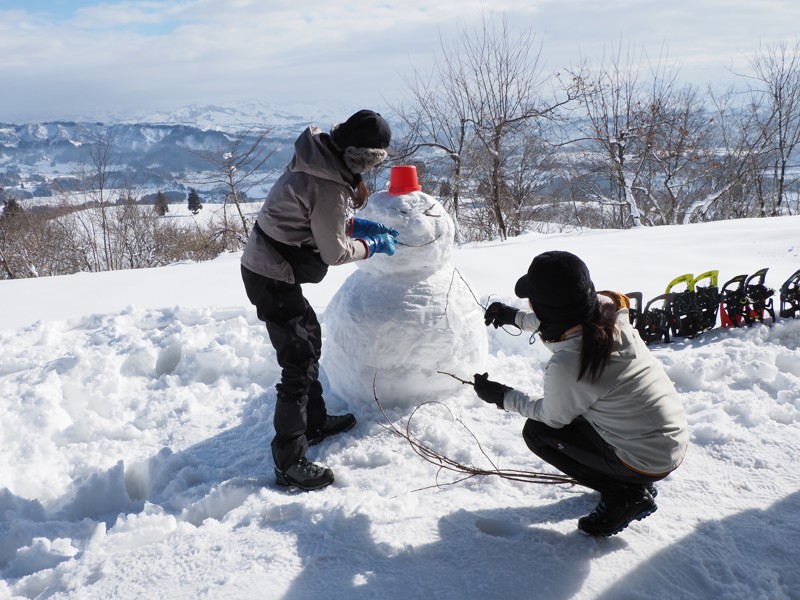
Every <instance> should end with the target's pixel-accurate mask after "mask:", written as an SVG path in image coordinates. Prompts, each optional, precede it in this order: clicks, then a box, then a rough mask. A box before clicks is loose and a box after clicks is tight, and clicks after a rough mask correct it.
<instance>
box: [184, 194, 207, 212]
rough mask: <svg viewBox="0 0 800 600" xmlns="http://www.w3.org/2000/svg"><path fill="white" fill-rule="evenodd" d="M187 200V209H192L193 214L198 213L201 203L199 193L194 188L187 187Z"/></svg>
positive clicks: (201, 206)
mask: <svg viewBox="0 0 800 600" xmlns="http://www.w3.org/2000/svg"><path fill="white" fill-rule="evenodd" d="M187 201H188V203H189V210H190V211H192V214H193V215H196V214H197V213H199V212H200V210H201V209H202V208H203V204H202V203H201V202H200V195H199V194H198V193H197V190H196V189H194V188H189V197H188V198H187Z"/></svg>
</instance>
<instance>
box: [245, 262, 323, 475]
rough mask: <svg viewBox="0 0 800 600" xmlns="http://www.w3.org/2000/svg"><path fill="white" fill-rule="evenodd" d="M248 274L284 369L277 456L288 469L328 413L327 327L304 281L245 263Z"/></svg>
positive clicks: (274, 453) (249, 294) (277, 406)
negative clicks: (324, 376)
mask: <svg viewBox="0 0 800 600" xmlns="http://www.w3.org/2000/svg"><path fill="white" fill-rule="evenodd" d="M242 280H243V281H244V287H245V291H246V292H247V297H248V298H249V300H250V302H251V303H252V304H253V305H254V306H255V307H256V314H257V315H258V318H259V319H260V320H262V321H264V322H265V323H266V325H267V332H268V333H269V339H270V341H271V342H272V346H273V347H274V348H275V353H276V354H277V358H278V364H279V365H280V367H281V369H282V371H281V381H280V383H278V384H277V386H276V389H277V392H278V398H277V400H276V402H275V418H274V424H275V437H274V438H273V440H272V458H273V460H274V461H275V466H276V467H277V468H278V469H280V470H281V471H285V470H286V469H288V468H289V467H290V466H292V465H293V464H294V463H296V462H297V461H298V460H299V459H300V458H302V457H303V456H305V454H306V451H307V450H308V440H307V439H306V432H308V431H315V430H317V429H319V428H321V427H322V425H323V424H324V423H325V420H326V419H327V411H326V409H325V400H324V399H323V398H322V384H320V382H319V359H320V355H321V352H322V329H321V327H320V324H319V321H318V320H317V315H316V313H315V312H314V309H313V308H311V305H310V304H309V303H308V300H306V298H305V296H303V290H302V288H301V287H300V285H298V284H294V283H286V282H283V281H278V280H275V279H270V278H268V277H264V276H262V275H259V274H257V273H253V272H252V271H250V270H249V269H246V268H245V267H242Z"/></svg>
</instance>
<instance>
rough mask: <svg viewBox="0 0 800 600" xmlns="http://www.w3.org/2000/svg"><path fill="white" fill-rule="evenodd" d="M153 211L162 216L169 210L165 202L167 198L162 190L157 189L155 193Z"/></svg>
mask: <svg viewBox="0 0 800 600" xmlns="http://www.w3.org/2000/svg"><path fill="white" fill-rule="evenodd" d="M155 211H156V214H157V215H158V216H159V217H163V216H164V215H165V214H167V213H168V212H169V204H167V198H166V196H164V192H162V191H161V190H159V191H158V194H156V205H155Z"/></svg>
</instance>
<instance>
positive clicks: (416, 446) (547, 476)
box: [373, 389, 577, 491]
mask: <svg viewBox="0 0 800 600" xmlns="http://www.w3.org/2000/svg"><path fill="white" fill-rule="evenodd" d="M373 396H374V398H375V403H376V404H377V405H378V408H379V409H380V411H381V414H382V415H383V416H384V418H385V419H386V422H387V423H388V426H387V425H384V426H383V427H385V428H386V429H387V430H389V431H390V432H392V433H394V434H395V435H397V436H399V437H401V438H403V439H405V440H406V441H407V442H408V443H409V445H410V446H411V448H412V449H413V450H414V452H416V453H417V455H419V456H421V457H422V458H424V459H425V460H426V461H428V462H429V463H431V464H434V465H436V466H437V467H439V469H438V471H437V473H436V484H435V485H433V486H427V487H424V488H420V489H428V488H430V487H443V486H445V485H455V484H456V483H460V482H462V481H466V480H467V479H471V478H472V477H476V476H478V475H496V476H497V477H502V478H503V479H510V480H512V481H523V482H525V483H539V484H545V485H557V484H564V483H566V484H575V483H577V482H576V481H575V480H574V479H572V478H571V477H567V476H566V475H554V474H551V473H538V472H535V471H524V470H516V469H500V468H499V467H498V466H497V465H496V464H495V462H494V461H493V460H492V459H491V458H490V457H489V455H488V454H486V452H485V451H484V449H483V446H482V445H481V443H480V441H479V440H478V438H477V437H476V436H475V434H474V433H472V431H471V430H470V429H469V427H467V426H466V425H465V424H464V422H463V421H462V420H461V419H458V418H456V416H455V415H453V412H452V411H451V410H450V409H449V408H448V407H447V406H446V405H444V404H442V403H441V402H437V401H435V400H431V401H429V402H424V403H422V404H420V405H419V406H417V407H416V408H415V409H414V410H413V411H412V412H411V414H410V415H409V417H408V421H406V424H405V427H404V428H402V429H401V428H398V427H397V426H396V425H395V424H394V423H393V422H392V420H391V419H390V418H389V417H388V415H387V414H386V412H385V411H384V410H383V406H382V405H381V402H380V400H379V399H378V395H377V393H376V392H375V390H374V389H373ZM428 404H438V405H440V406H443V407H444V408H445V409H446V410H447V412H449V413H450V415H451V416H452V417H453V420H454V421H456V422H457V423H459V424H460V425H461V426H462V427H463V428H464V429H465V430H466V431H467V433H469V435H470V436H471V437H472V439H473V440H475V443H476V444H477V445H478V448H479V449H480V451H481V454H483V456H484V457H486V460H487V461H489V464H490V465H492V468H490V469H483V468H480V467H474V466H472V465H465V464H463V463H460V462H458V461H456V460H453V459H452V458H450V457H448V456H445V455H444V454H441V453H440V452H438V451H436V450H434V449H433V448H431V447H430V446H427V445H425V444H423V443H422V442H420V441H419V440H418V439H417V438H416V436H415V435H414V434H413V433H412V431H411V421H412V420H413V418H414V415H416V413H417V411H418V410H420V409H421V408H422V407H423V406H426V405H428ZM442 471H452V472H455V473H461V474H463V475H464V476H463V477H459V478H458V479H456V480H454V481H450V482H447V483H440V482H439V475H440V473H442ZM417 491H418V490H417Z"/></svg>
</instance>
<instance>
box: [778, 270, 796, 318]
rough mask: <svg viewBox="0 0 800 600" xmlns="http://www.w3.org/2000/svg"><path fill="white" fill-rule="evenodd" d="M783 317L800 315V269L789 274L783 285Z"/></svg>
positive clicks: (781, 313)
mask: <svg viewBox="0 0 800 600" xmlns="http://www.w3.org/2000/svg"><path fill="white" fill-rule="evenodd" d="M780 315H781V317H783V318H786V319H788V318H789V317H792V318H794V317H797V316H798V315H800V269H798V270H797V271H795V272H794V273H793V274H792V275H790V276H789V279H787V280H786V281H785V282H784V283H783V285H782V286H781V310H780Z"/></svg>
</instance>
